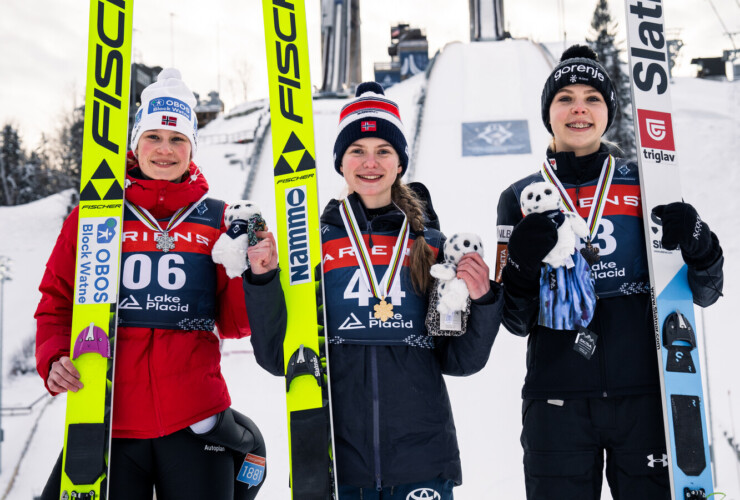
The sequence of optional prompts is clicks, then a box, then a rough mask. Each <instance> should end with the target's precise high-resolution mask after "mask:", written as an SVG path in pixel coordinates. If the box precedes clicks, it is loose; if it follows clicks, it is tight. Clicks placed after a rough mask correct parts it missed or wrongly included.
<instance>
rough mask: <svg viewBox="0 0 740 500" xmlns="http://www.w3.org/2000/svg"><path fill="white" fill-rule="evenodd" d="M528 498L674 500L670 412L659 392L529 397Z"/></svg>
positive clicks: (525, 438) (525, 437)
mask: <svg viewBox="0 0 740 500" xmlns="http://www.w3.org/2000/svg"><path fill="white" fill-rule="evenodd" d="M522 423H523V430H522V435H521V443H522V447H523V448H524V477H525V481H526V488H527V499H528V500H550V499H552V500H571V499H573V500H599V499H600V498H601V486H602V481H603V469H604V457H605V456H606V480H607V482H608V484H609V488H610V489H611V494H612V497H613V498H614V500H628V499H629V500H640V499H644V500H662V499H665V500H670V498H671V494H670V486H669V480H668V460H667V457H666V455H665V453H666V446H665V434H664V432H663V410H662V407H661V403H660V399H659V396H658V395H657V394H653V395H639V396H628V397H616V398H613V397H609V398H598V399H572V400H565V401H561V400H549V401H545V400H534V399H528V400H524V403H523V406H522Z"/></svg>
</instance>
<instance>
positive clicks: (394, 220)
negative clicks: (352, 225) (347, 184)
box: [321, 193, 404, 232]
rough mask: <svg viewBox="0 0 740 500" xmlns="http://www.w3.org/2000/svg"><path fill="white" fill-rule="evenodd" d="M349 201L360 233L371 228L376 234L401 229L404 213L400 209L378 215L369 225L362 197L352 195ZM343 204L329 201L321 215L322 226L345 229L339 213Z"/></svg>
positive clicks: (348, 197) (338, 201)
mask: <svg viewBox="0 0 740 500" xmlns="http://www.w3.org/2000/svg"><path fill="white" fill-rule="evenodd" d="M347 200H349V204H350V206H351V207H352V211H353V212H354V214H355V219H356V220H357V226H358V227H359V228H360V231H367V230H368V228H370V227H372V230H373V231H374V232H382V231H393V230H396V229H398V228H399V227H401V224H402V223H403V217H404V213H403V212H401V211H400V210H398V209H393V210H391V211H389V212H388V213H385V214H382V215H378V216H377V217H375V218H374V219H373V220H372V223H369V222H368V220H367V215H366V213H365V210H366V209H365V206H364V205H363V204H362V200H361V199H360V197H359V196H358V195H357V194H356V193H352V194H350V195H349V196H347ZM341 204H342V201H341V200H335V199H332V200H330V201H329V203H328V204H327V205H326V208H325V209H324V213H322V214H321V222H322V224H329V225H332V226H338V227H344V222H343V221H342V216H341V214H340V213H339V206H340V205H341Z"/></svg>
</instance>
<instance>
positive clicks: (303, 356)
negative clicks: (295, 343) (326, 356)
mask: <svg viewBox="0 0 740 500" xmlns="http://www.w3.org/2000/svg"><path fill="white" fill-rule="evenodd" d="M301 375H313V376H314V378H315V379H316V383H317V384H319V387H321V361H320V360H319V357H318V356H317V355H316V353H315V352H313V350H311V349H310V348H308V347H305V346H304V345H303V344H301V346H300V347H299V348H298V350H297V351H296V352H294V353H293V355H292V356H291V357H290V360H289V361H288V369H287V370H286V372H285V392H288V391H289V390H290V383H291V382H292V381H293V379H294V378H296V377H300V376H301Z"/></svg>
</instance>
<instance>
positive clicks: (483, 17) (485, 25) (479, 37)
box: [468, 0, 510, 42]
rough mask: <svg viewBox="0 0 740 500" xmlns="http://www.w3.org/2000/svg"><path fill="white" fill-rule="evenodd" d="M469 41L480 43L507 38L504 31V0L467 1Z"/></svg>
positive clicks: (507, 35)
mask: <svg viewBox="0 0 740 500" xmlns="http://www.w3.org/2000/svg"><path fill="white" fill-rule="evenodd" d="M468 2H469V5H470V41H471V42H482V41H490V40H503V39H504V38H509V37H510V36H509V33H507V32H506V30H505V29H504V0H468Z"/></svg>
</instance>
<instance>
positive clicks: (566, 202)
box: [541, 155, 615, 241]
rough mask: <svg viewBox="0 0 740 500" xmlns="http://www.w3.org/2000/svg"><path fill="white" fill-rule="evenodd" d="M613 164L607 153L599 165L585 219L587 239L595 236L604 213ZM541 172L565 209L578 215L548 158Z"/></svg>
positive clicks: (612, 173) (612, 176)
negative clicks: (599, 172) (588, 210)
mask: <svg viewBox="0 0 740 500" xmlns="http://www.w3.org/2000/svg"><path fill="white" fill-rule="evenodd" d="M614 164H615V162H614V157H613V156H612V155H609V157H608V158H607V159H606V160H604V165H603V166H602V167H601V174H600V175H599V182H598V184H596V192H595V193H594V202H593V204H592V205H591V211H590V212H589V214H588V220H587V221H586V224H587V225H588V234H589V241H591V240H593V239H594V238H596V233H597V232H598V230H599V222H600V221H601V216H602V215H603V213H604V208H606V200H607V198H608V195H609V187H610V186H611V184H612V179H613V178H614ZM541 173H542V177H544V178H545V180H547V181H548V182H550V183H551V184H552V185H554V186H555V188H556V189H557V190H558V193H560V200H561V201H562V202H563V206H564V207H565V209H566V210H567V211H569V212H571V213H573V214H575V215H578V216H579V217H580V215H579V214H578V211H577V210H576V205H575V203H573V200H571V199H570V196H569V195H568V192H567V191H566V190H565V188H564V187H563V185H562V184H561V182H560V179H558V178H557V176H556V175H555V173H554V172H553V170H552V167H551V166H550V161H549V160H545V163H543V164H542V172H541Z"/></svg>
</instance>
